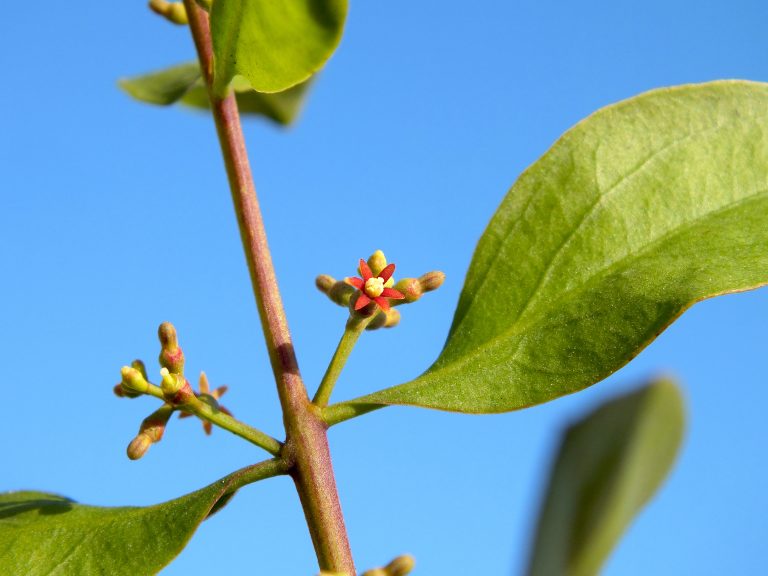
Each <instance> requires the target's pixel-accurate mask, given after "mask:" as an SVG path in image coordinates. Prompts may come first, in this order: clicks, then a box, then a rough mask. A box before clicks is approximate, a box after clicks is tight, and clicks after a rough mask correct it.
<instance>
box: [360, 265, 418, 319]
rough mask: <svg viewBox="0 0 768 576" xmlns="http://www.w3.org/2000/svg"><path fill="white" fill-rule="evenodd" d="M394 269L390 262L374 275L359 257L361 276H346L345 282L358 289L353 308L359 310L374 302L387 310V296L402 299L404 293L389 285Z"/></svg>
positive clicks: (391, 282)
mask: <svg viewBox="0 0 768 576" xmlns="http://www.w3.org/2000/svg"><path fill="white" fill-rule="evenodd" d="M394 271H395V265H394V264H390V265H389V266H386V267H385V268H384V270H382V271H381V272H379V275H378V276H374V275H373V273H372V272H371V269H370V268H369V267H368V264H366V262H365V260H363V259H362V258H361V259H360V274H362V275H363V277H362V278H356V277H352V278H347V279H346V282H347V284H351V285H352V286H354V287H355V288H357V289H358V290H360V296H358V297H357V301H356V302H355V310H360V308H363V307H365V306H367V305H368V304H370V303H371V302H376V304H378V306H379V308H381V309H382V310H384V311H385V312H386V311H387V310H389V298H394V299H395V300H402V299H404V298H405V295H404V294H403V293H401V292H399V291H398V290H395V289H394V288H391V287H390V286H391V285H392V284H393V281H392V274H393V273H394Z"/></svg>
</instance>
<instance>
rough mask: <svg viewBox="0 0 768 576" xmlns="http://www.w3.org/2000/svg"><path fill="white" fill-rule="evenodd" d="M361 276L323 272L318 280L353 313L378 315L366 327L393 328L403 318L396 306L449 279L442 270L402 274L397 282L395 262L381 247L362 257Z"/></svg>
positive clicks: (318, 283)
mask: <svg viewBox="0 0 768 576" xmlns="http://www.w3.org/2000/svg"><path fill="white" fill-rule="evenodd" d="M358 271H359V272H360V276H362V277H361V278H357V277H350V278H344V279H343V280H336V279H335V278H333V277H332V276H329V275H327V274H321V275H320V276H318V277H317V279H316V280H315V285H316V286H317V288H318V289H319V290H320V291H321V292H322V293H323V294H325V295H326V296H328V298H329V299H330V300H331V302H333V303H335V304H338V305H339V306H344V307H349V309H350V311H351V313H352V314H356V315H359V316H362V317H366V318H367V317H371V316H374V317H373V318H372V319H371V320H370V322H369V323H368V325H367V327H366V330H376V329H377V328H392V327H393V326H396V325H397V324H398V323H399V322H400V312H398V311H397V310H395V309H394V307H395V306H399V305H401V304H412V303H413V302H416V301H417V300H418V299H419V298H421V297H422V295H423V294H425V293H426V292H431V291H432V290H437V289H438V288H439V287H440V286H441V285H442V284H443V282H444V281H445V274H443V273H442V272H427V273H426V274H424V275H422V276H420V277H419V278H402V279H400V280H399V281H397V282H395V280H394V278H393V274H394V271H395V265H394V264H387V259H386V257H385V256H384V252H382V251H381V250H377V251H376V252H374V253H373V254H372V255H371V257H370V258H368V261H367V262H366V261H365V260H362V259H361V260H360V265H359V267H358Z"/></svg>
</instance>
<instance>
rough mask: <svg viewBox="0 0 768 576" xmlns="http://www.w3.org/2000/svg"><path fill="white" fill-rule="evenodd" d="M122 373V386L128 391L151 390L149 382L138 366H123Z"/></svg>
mask: <svg viewBox="0 0 768 576" xmlns="http://www.w3.org/2000/svg"><path fill="white" fill-rule="evenodd" d="M120 374H121V376H122V377H123V380H122V382H121V386H122V387H123V390H124V391H125V392H126V393H138V394H144V393H145V392H146V391H147V390H149V382H147V381H146V380H145V379H144V377H143V376H142V375H141V373H140V372H139V371H138V370H136V368H131V367H130V366H123V367H122V369H121V370H120ZM126 395H127V394H126Z"/></svg>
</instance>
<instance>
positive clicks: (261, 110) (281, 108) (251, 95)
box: [181, 77, 312, 125]
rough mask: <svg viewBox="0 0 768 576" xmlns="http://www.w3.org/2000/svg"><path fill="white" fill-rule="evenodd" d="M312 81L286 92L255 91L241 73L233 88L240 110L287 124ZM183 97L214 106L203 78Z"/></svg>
mask: <svg viewBox="0 0 768 576" xmlns="http://www.w3.org/2000/svg"><path fill="white" fill-rule="evenodd" d="M311 83H312V80H311V79H310V80H307V81H306V82H302V83H301V84H297V85H296V86H293V87H292V88H288V90H285V91H283V92H276V93H274V94H264V93H262V92H255V91H254V90H252V89H251V87H250V85H249V84H248V82H247V81H246V80H245V79H243V78H240V77H238V78H235V80H234V81H233V82H232V88H233V89H234V91H235V96H236V98H237V107H238V108H239V109H240V113H241V114H253V115H258V116H266V117H267V118H269V119H271V120H274V121H275V122H277V123H278V124H282V125H288V124H291V123H292V122H293V121H294V120H295V119H296V117H297V116H298V114H299V112H300V111H301V107H302V104H303V103H304V97H305V96H306V93H307V90H308V88H309V86H310V84H311ZM181 101H182V103H183V104H186V105H188V106H192V107H193V108H205V109H208V108H210V106H211V105H210V100H209V99H208V92H207V90H206V89H205V85H204V84H203V82H202V80H200V81H198V82H197V83H196V84H195V85H194V86H192V88H191V89H190V90H189V91H188V92H187V93H186V94H185V95H184V96H183V97H182V99H181Z"/></svg>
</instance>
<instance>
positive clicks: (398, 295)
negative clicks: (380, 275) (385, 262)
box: [381, 288, 405, 300]
mask: <svg viewBox="0 0 768 576" xmlns="http://www.w3.org/2000/svg"><path fill="white" fill-rule="evenodd" d="M381 295H382V296H384V297H385V298H394V299H395V300H403V299H405V294H403V293H402V292H400V290H395V289H394V288H384V291H383V292H382V293H381Z"/></svg>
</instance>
